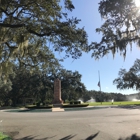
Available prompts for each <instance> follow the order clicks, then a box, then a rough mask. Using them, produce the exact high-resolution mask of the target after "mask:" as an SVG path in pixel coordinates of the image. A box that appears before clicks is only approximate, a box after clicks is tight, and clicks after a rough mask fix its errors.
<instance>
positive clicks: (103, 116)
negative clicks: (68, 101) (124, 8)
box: [0, 108, 140, 140]
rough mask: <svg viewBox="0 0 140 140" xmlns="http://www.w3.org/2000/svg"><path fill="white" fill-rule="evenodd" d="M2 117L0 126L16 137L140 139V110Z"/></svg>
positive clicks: (6, 114) (32, 139)
mask: <svg viewBox="0 0 140 140" xmlns="http://www.w3.org/2000/svg"><path fill="white" fill-rule="evenodd" d="M0 120H3V122H2V125H3V126H2V127H1V128H0V129H3V131H5V132H8V133H9V134H10V135H13V136H14V139H15V140H119V139H121V140H140V138H139V137H140V109H122V108H106V109H98V110H86V111H70V112H47V113H10V112H1V111H0ZM127 137H130V139H127ZM136 138H137V139H136Z"/></svg>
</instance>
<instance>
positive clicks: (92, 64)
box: [57, 0, 140, 94]
mask: <svg viewBox="0 0 140 140" xmlns="http://www.w3.org/2000/svg"><path fill="white" fill-rule="evenodd" d="M72 1H73V4H74V6H75V10H73V12H69V13H68V14H69V15H70V16H73V17H77V18H79V19H81V20H82V21H81V22H80V24H79V27H85V30H86V32H87V34H88V40H89V43H90V42H92V41H97V42H99V41H100V39H101V36H100V35H99V34H97V33H96V32H95V29H96V28H98V27H100V25H101V24H102V23H103V19H101V16H100V14H99V12H98V3H99V2H100V0H88V1H87V0H72ZM139 53H140V49H139V48H138V47H136V45H133V47H132V51H130V47H129V46H128V49H127V55H126V59H125V61H124V58H123V57H122V56H120V54H116V55H115V58H114V59H113V56H112V54H109V55H108V56H105V57H103V58H101V59H100V60H95V59H94V58H91V53H83V55H82V57H81V58H80V59H78V60H74V61H73V60H72V59H71V58H67V59H66V60H65V61H64V62H63V63H62V65H63V66H64V68H65V69H67V70H72V71H79V73H80V74H82V82H83V83H84V84H85V86H86V88H87V90H99V87H98V86H97V83H98V81H99V78H98V70H99V71H100V79H101V89H102V91H104V92H118V93H122V94H131V93H136V92H137V91H135V90H121V91H120V90H119V89H117V88H116V86H115V85H113V80H114V79H115V78H117V77H118V72H119V70H120V68H125V69H126V70H128V69H129V68H130V67H131V66H132V65H133V63H134V61H135V60H136V58H139ZM57 57H59V58H61V54H60V55H57Z"/></svg>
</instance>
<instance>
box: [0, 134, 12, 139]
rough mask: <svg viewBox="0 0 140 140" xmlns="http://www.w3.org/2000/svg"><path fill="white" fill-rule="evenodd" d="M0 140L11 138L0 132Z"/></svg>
mask: <svg viewBox="0 0 140 140" xmlns="http://www.w3.org/2000/svg"><path fill="white" fill-rule="evenodd" d="M0 140H12V138H10V137H9V136H7V135H5V134H3V133H2V132H0Z"/></svg>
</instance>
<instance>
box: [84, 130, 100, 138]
mask: <svg viewBox="0 0 140 140" xmlns="http://www.w3.org/2000/svg"><path fill="white" fill-rule="evenodd" d="M98 134H99V132H97V133H96V134H94V135H91V136H89V137H87V138H86V139H85V140H93V139H94V138H95V137H97V136H98Z"/></svg>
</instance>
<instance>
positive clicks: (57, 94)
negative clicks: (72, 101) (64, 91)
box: [52, 78, 63, 107]
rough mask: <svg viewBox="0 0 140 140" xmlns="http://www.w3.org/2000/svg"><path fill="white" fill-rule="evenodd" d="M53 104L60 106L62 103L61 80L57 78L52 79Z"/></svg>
mask: <svg viewBox="0 0 140 140" xmlns="http://www.w3.org/2000/svg"><path fill="white" fill-rule="evenodd" d="M52 103H53V106H55V107H60V106H61V105H62V103H63V101H62V99H61V81H60V80H59V79H58V78H57V79H55V81H54V100H53V102H52Z"/></svg>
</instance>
